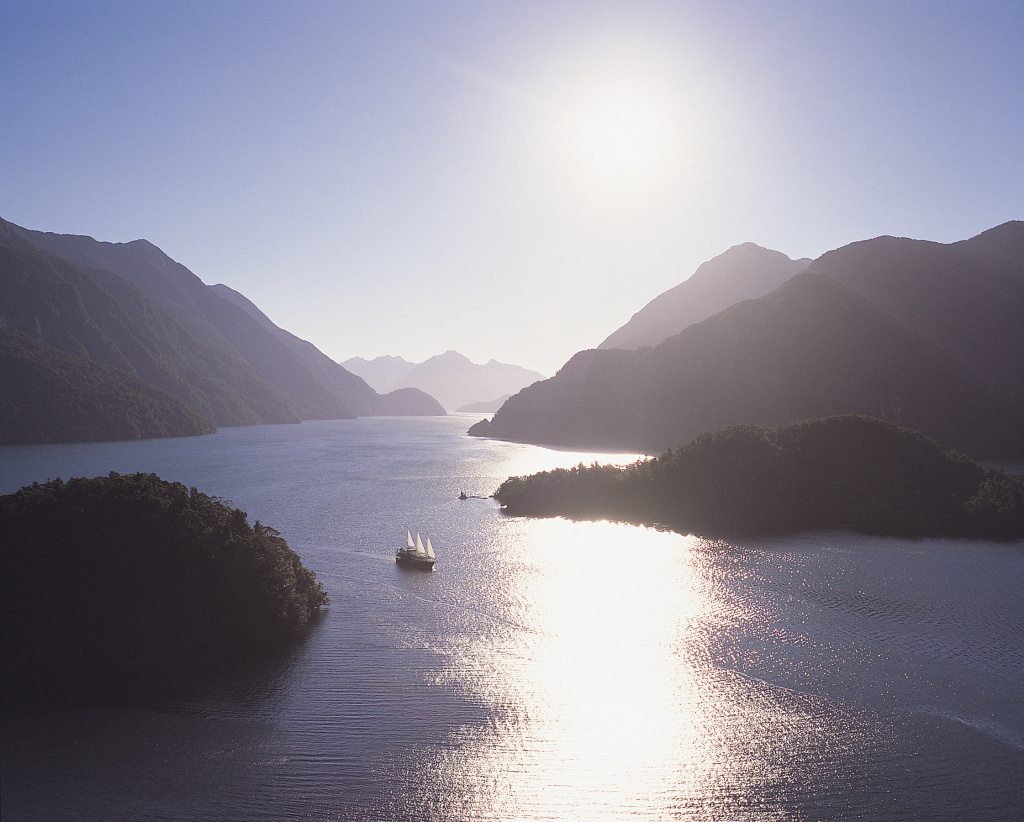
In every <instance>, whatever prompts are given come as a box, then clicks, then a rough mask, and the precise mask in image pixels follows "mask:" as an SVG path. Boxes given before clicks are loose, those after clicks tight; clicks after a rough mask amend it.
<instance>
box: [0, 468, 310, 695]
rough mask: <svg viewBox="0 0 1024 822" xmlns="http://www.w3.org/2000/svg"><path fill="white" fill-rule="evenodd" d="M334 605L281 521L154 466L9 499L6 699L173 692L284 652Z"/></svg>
mask: <svg viewBox="0 0 1024 822" xmlns="http://www.w3.org/2000/svg"><path fill="white" fill-rule="evenodd" d="M327 601H328V599H327V594H326V592H325V591H324V589H323V586H322V585H321V583H320V582H319V581H318V580H317V579H316V576H315V575H314V574H313V573H312V572H311V571H309V570H307V569H306V568H305V567H303V565H302V563H301V561H300V560H299V557H298V555H297V554H296V553H295V552H294V551H293V550H292V549H291V548H290V547H289V546H288V544H287V543H286V542H285V540H284V539H283V538H282V537H281V535H280V534H279V533H278V532H277V531H275V530H274V529H273V528H270V527H268V526H265V525H263V524H261V523H260V522H259V521H257V522H255V524H253V525H250V524H249V522H248V520H247V518H246V514H245V512H244V511H240V510H238V509H236V508H233V507H231V506H230V505H228V504H226V503H225V502H224V501H222V500H219V499H217V498H215V497H210V496H208V495H206V494H204V493H202V492H200V491H198V490H196V489H195V488H187V487H185V486H184V485H182V484H181V483H176V482H166V481H164V480H162V479H160V478H159V477H158V476H156V475H155V474H134V475H129V476H123V475H119V474H115V473H111V474H110V475H109V476H107V477H97V478H94V479H71V480H68V481H67V482H64V481H62V480H60V479H57V480H52V481H50V482H47V483H44V484H38V483H34V484H32V485H30V486H26V487H25V488H22V489H21V490H19V491H17V492H16V493H14V494H9V495H7V496H2V497H0V615H2V624H3V633H2V637H3V638H2V644H0V653H2V655H3V660H4V668H5V675H4V680H3V692H4V693H3V695H4V697H5V698H6V699H10V700H18V699H21V698H26V697H27V698H35V699H39V700H43V701H61V700H64V699H76V700H78V699H86V700H88V699H92V698H97V697H99V698H107V697H110V696H112V695H118V694H132V693H135V692H137V691H139V690H140V689H142V690H143V691H148V690H149V689H152V688H157V689H160V690H167V689H173V688H175V687H176V686H178V685H179V684H182V683H187V682H190V681H192V680H193V679H195V678H196V677H197V676H201V675H205V674H207V673H209V672H211V671H215V670H218V669H220V668H222V667H224V666H226V665H229V664H232V663H235V662H238V661H241V660H251V659H255V658H262V657H267V656H269V655H272V654H274V653H275V652H277V651H278V650H279V649H281V648H284V647H286V646H287V645H289V644H290V643H292V642H293V641H295V640H297V639H299V638H300V637H301V636H302V635H303V634H304V632H305V631H306V630H307V628H308V627H309V625H310V623H311V621H312V620H313V619H314V618H315V616H316V615H317V613H318V612H319V610H320V608H321V607H322V606H324V605H325V604H326V603H327Z"/></svg>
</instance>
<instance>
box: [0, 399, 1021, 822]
mask: <svg viewBox="0 0 1024 822" xmlns="http://www.w3.org/2000/svg"><path fill="white" fill-rule="evenodd" d="M466 425H467V421H466V420H465V419H460V418H457V417H455V418H448V419H421V420H398V419H364V420H354V421H339V422H321V423H305V424H303V425H301V426H271V427H262V428H236V429H226V430H223V431H221V432H219V433H218V434H216V435H214V436H211V437H203V438H196V439H188V440H168V441H149V442H138V443H110V444H98V445H69V446H43V447H7V448H0V492H4V493H6V492H9V491H12V490H15V489H16V488H17V487H19V486H20V485H22V484H24V483H26V482H30V481H32V480H40V481H41V480H45V479H48V478H52V477H55V476H63V477H67V476H83V475H96V474H103V473H106V472H107V471H110V470H116V471H121V472H129V471H136V470H145V471H155V472H157V473H159V474H160V475H161V476H163V477H164V478H167V479H175V480H180V481H182V482H185V483H187V484H190V485H196V486H197V487H199V488H200V489H202V490H204V491H206V492H208V493H212V494H216V495H219V496H222V497H225V498H227V499H230V500H232V501H233V502H234V503H235V504H236V505H238V506H239V507H241V508H243V509H245V510H246V511H248V512H249V515H250V518H257V517H258V518H259V519H261V520H263V521H265V522H267V523H269V524H271V525H273V526H275V527H277V528H278V529H279V530H280V531H281V532H282V533H283V534H284V535H285V537H286V538H287V539H288V541H289V543H290V544H291V545H292V547H293V548H295V549H296V550H297V551H298V552H299V554H301V556H302V558H303V560H304V562H305V563H306V565H307V566H308V567H310V568H312V569H313V570H315V571H316V573H317V574H318V575H319V576H320V578H321V579H323V580H324V583H325V585H326V587H327V588H328V590H329V592H330V594H331V597H332V605H331V608H330V610H329V612H328V614H327V616H326V618H325V619H324V620H323V622H322V623H321V624H320V626H319V627H318V628H317V629H316V631H315V632H314V634H313V635H312V637H311V638H310V639H309V641H308V642H307V643H306V644H305V645H304V646H303V647H302V648H301V649H299V650H298V651H296V652H295V653H294V654H293V655H292V657H291V658H289V659H287V660H284V661H281V662H280V663H277V664H275V665H272V666H270V667H269V668H267V669H265V670H261V671H259V672H254V673H252V674H251V675H248V676H246V677H241V678H236V679H234V680H232V681H225V682H221V683H218V684H215V685H212V686H210V688H208V689H207V690H206V691H204V692H203V693H201V694H198V695H196V696H195V697H193V698H189V699H185V700H182V701H180V702H176V703H172V704H162V705H155V706H150V707H132V708H100V709H92V710H86V711H82V710H78V711H73V712H67V711H65V712H50V713H32V714H16V715H13V716H10V715H9V716H7V717H6V718H5V719H4V721H3V739H2V760H0V761H2V808H0V810H2V813H3V819H4V820H5V822H8V820H21V819H39V820H55V819H83V820H91V819H96V820H116V819H158V820H187V819H203V820H207V819H209V820H213V819H233V820H261V819H266V820H282V819H301V820H306V819H309V820H370V819H374V820H375V819H381V820H407V819H408V820H414V819H415V820H421V819H422V820H435V819H436V820H440V819H453V820H475V819H489V820H513V819H529V820H534V819H537V820H540V819H545V820H548V819H573V820H577V819H578V820H589V819H628V818H637V819H722V820H744V819H757V820H761V819H779V820H790V819H929V820H939V819H964V820H979V819H1013V818H1021V816H1022V811H1021V809H1022V807H1024V698H1022V694H1024V544H1021V543H1017V544H1014V545H997V544H989V543H970V542H958V541H943V540H922V541H899V540H890V539H877V538H868V537H859V536H852V535H847V534H816V535H811V536H803V537H800V538H795V539H785V540H772V541H765V542H756V543H744V544H738V545H729V544H725V543H721V542H710V541H705V540H700V539H696V538H692V537H682V536H678V535H674V534H666V533H659V532H657V531H653V530H650V529H643V528H636V527H632V526H625V525H615V524H609V523H570V522H566V521H562V520H525V519H510V518H506V517H503V516H502V515H501V514H500V513H499V512H498V510H497V508H496V506H495V504H494V503H493V501H491V500H467V501H465V502H460V501H458V500H457V499H456V496H457V494H458V492H459V490H460V489H465V490H466V491H467V492H469V493H484V494H488V493H490V492H491V491H493V489H494V488H495V487H496V485H497V484H498V482H499V481H500V480H502V479H504V478H505V477H506V476H508V475H509V474H518V473H526V472H529V471H534V470H539V469H541V468H546V467H552V466H555V465H566V464H574V463H576V462H578V461H579V460H580V459H584V460H587V461H589V460H590V459H592V458H593V457H592V456H590V455H586V456H582V457H581V455H579V454H573V453H567V452H556V451H549V450H545V449H540V448H534V447H531V446H522V445H513V444H508V443H495V442H485V441H480V440H475V439H470V438H467V437H465V436H464V435H463V431H464V430H465V428H466ZM624 459H625V458H624ZM406 526H409V527H411V528H413V530H415V529H416V528H419V529H421V530H423V531H425V532H429V533H430V534H431V536H432V538H433V541H434V544H435V546H436V548H437V550H438V555H439V558H438V565H437V568H436V570H435V571H434V573H432V574H423V573H418V572H409V571H405V570H403V569H400V568H398V567H396V566H395V563H394V550H395V548H396V547H397V545H398V543H399V542H400V541H401V540H403V539H404V535H405V528H406Z"/></svg>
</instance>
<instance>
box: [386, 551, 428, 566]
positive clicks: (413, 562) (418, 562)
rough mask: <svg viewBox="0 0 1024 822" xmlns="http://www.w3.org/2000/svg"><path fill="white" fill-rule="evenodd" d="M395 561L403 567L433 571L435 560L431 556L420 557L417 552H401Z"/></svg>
mask: <svg viewBox="0 0 1024 822" xmlns="http://www.w3.org/2000/svg"><path fill="white" fill-rule="evenodd" d="M395 562H397V563H398V564H399V565H401V566H402V567H403V568H417V569H419V570H421V571H432V570H434V560H433V559H431V558H430V557H420V556H417V555H416V554H406V553H403V552H401V551H400V552H399V553H398V554H396V555H395Z"/></svg>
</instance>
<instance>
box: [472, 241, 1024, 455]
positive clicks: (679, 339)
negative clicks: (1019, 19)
mask: <svg viewBox="0 0 1024 822" xmlns="http://www.w3.org/2000/svg"><path fill="white" fill-rule="evenodd" d="M743 249H746V247H744V246H739V247H738V248H737V249H732V250H731V251H730V252H727V253H726V255H723V257H720V258H718V261H723V260H724V259H725V258H727V257H729V256H733V257H738V255H736V254H733V252H737V251H738V250H743ZM749 251H750V255H749V258H750V260H751V261H752V267H753V269H757V268H758V266H759V265H761V262H759V258H762V257H763V258H764V262H766V263H767V262H769V261H770V256H771V255H774V252H766V251H765V250H764V249H756V251H755V249H749ZM762 252H764V253H763V254H762ZM743 253H744V256H746V255H747V252H746V251H744V252H743ZM765 255H770V256H769V257H765ZM774 259H775V260H776V262H779V260H778V257H775V258H774ZM713 262H714V261H713ZM790 263H791V264H792V265H793V266H802V264H803V262H802V261H796V262H793V261H790ZM707 266H711V264H710V263H709V264H707ZM742 267H743V266H740V268H742ZM781 267H782V268H783V269H784V268H785V267H786V262H785V259H783V260H781ZM702 270H703V271H705V273H707V272H708V271H709V269H708V268H705V267H702ZM719 273H721V274H722V275H723V276H725V277H727V278H729V279H731V280H732V281H733V282H736V281H747V282H750V281H751V280H752V279H756V275H755V272H754V270H751V271H746V272H738V271H737V268H735V267H732V266H723V267H721V268H720V269H719ZM695 276H696V275H695ZM702 276H703V275H702ZM708 276H711V275H710V274H709V275H708ZM771 276H779V273H778V271H775V270H773V271H772V274H771ZM683 285H684V286H685V285H686V284H685V283H684V284H683ZM706 288H707V289H709V290H713V289H710V285H709V286H706ZM731 288H732V286H731V285H730V286H729V287H727V288H723V289H721V291H722V293H725V292H727V291H729V290H730V289H731ZM681 289H682V286H680V287H679V289H678V290H674V291H676V292H677V293H679V291H680V290H681ZM691 291H696V289H691ZM671 293H672V292H667V294H671ZM667 294H666V295H662V297H660V298H658V299H657V300H655V301H653V302H652V303H651V304H650V305H649V306H648V308H647V309H644V311H642V312H640V313H638V314H637V315H636V317H635V318H634V321H637V322H635V323H634V329H633V331H636V332H639V330H640V326H641V323H639V320H640V319H641V318H642V316H643V315H644V313H645V312H648V314H651V313H652V312H651V311H648V309H652V307H653V306H655V305H656V304H659V303H664V304H668V303H669V302H670V301H669V300H668V297H667ZM695 299H696V298H695ZM706 305H707V303H705V306H703V307H701V309H700V310H699V311H695V312H689V308H688V307H687V308H685V310H682V309H681V311H680V317H681V318H680V319H679V320H678V321H679V322H683V323H690V324H689V325H687V326H686V327H685V329H684V330H683V331H682V332H680V333H678V334H676V335H674V336H671V337H669V338H668V339H666V340H664V341H662V342H660V343H659V344H657V345H655V346H654V347H652V348H641V349H639V350H630V351H627V350H620V349H603V350H591V351H583V352H580V353H579V354H576V355H575V356H574V357H572V359H570V360H569V362H567V363H566V364H565V365H564V366H563V367H562V368H561V369H560V370H559V372H558V373H557V374H556V375H555V376H554V377H552V378H551V379H549V380H545V381H543V382H540V383H537V384H535V385H532V386H530V387H529V388H526V389H524V390H523V391H520V392H519V393H518V394H516V395H514V396H513V397H511V398H510V399H509V400H508V401H507V402H506V403H505V404H504V405H503V406H502V407H501V409H500V410H499V411H498V412H497V413H496V414H495V416H494V418H493V420H492V421H490V422H487V421H485V422H482V423H478V424H477V425H475V426H473V427H472V428H471V429H470V433H471V434H474V435H477V436H490V437H498V438H503V439H512V440H519V441H527V442H539V443H550V444H557V445H562V446H577V447H587V448H621V449H628V450H639V451H647V452H656V451H661V450H663V449H665V448H669V447H675V446H678V445H681V444H683V443H686V442H688V441H690V440H692V439H693V438H694V437H696V436H697V435H699V434H701V433H703V432H707V431H713V430H716V429H719V428H723V427H725V426H728V425H733V424H739V423H753V424H776V423H785V422H790V421H794V420H801V419H807V418H811V417H820V416H827V415H831V414H840V413H859V414H865V415H869V416H874V417H878V418H881V419H884V420H887V421H890V422H893V423H896V424H899V425H903V426H908V427H911V428H915V429H917V430H919V431H921V432H923V433H925V434H926V435H928V436H931V437H934V438H936V439H938V440H939V441H940V442H942V443H944V444H946V445H948V446H951V447H955V448H959V449H962V450H965V451H967V452H968V453H970V454H972V455H974V456H976V457H980V458H984V457H993V458H996V457H998V458H1018V459H1019V458H1020V457H1022V456H1024V223H1022V222H1019V221H1015V222H1009V223H1006V224H1004V225H1001V226H998V227H996V228H993V229H991V230H989V231H986V232H984V233H982V234H980V235H978V236H977V237H974V238H972V239H970V240H964V241H962V242H957V243H951V244H948V245H944V244H940V243H933V242H925V241H920V240H910V239H903V238H895V237H878V238H876V239H873V240H866V241H863V242H857V243H853V244H851V245H847V246H844V247H843V248H840V249H837V250H835V251H830V252H828V253H827V254H824V255H822V256H821V257H819V258H818V259H817V260H815V261H814V262H813V263H811V264H810V265H808V266H807V267H806V268H805V269H804V270H802V271H801V272H799V273H797V274H796V275H795V276H792V277H790V278H789V279H788V280H787V281H786V282H785V283H783V285H781V286H780V287H779V288H777V289H775V290H774V291H772V292H771V293H769V294H766V295H764V296H761V297H758V298H756V299H746V300H743V301H741V302H738V303H735V304H733V305H731V306H729V307H727V308H725V309H724V310H722V311H720V312H719V313H717V314H714V315H713V316H710V317H708V318H706V319H704V320H702V321H698V322H692V317H693V316H699V314H700V313H702V312H703V311H706V310H707V308H706ZM634 321H631V322H634ZM665 322H666V320H665V319H664V318H658V323H657V324H656V323H651V326H652V327H653V326H654V325H659V327H662V328H663V327H665V326H664V323H665ZM627 328H629V325H627V326H626V327H624V328H623V329H620V331H619V332H616V334H613V335H612V336H611V337H609V340H608V341H606V342H611V341H612V340H615V339H619V340H623V341H627V335H626V334H625V333H624V332H625V330H626V329H627ZM631 333H632V332H631ZM647 333H650V332H647ZM658 333H660V332H658ZM629 339H632V340H636V339H638V337H636V336H630V337H629Z"/></svg>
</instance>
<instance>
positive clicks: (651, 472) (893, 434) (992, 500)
mask: <svg viewBox="0 0 1024 822" xmlns="http://www.w3.org/2000/svg"><path fill="white" fill-rule="evenodd" d="M495 497H496V498H497V499H498V501H499V502H500V503H501V505H502V508H503V509H504V511H505V512H506V513H508V514H526V515H531V516H567V517H571V518H575V519H614V520H621V521H625V522H633V523H639V524H648V525H660V526H663V527H666V528H670V529H672V530H675V531H679V532H681V533H697V534H704V535H709V536H744V535H748V536H752V535H768V534H782V533H793V532H797V531H808V530H817V529H845V530H852V531H859V532H862V533H867V534H883V535H891V536H904V537H917V536H951V537H976V538H985V539H1014V538H1018V537H1022V536H1024V481H1022V480H1020V479H1019V478H1016V477H1010V476H1007V475H1005V474H1003V473H1001V472H999V471H995V470H992V469H990V468H984V467H982V466H980V465H978V464H977V463H975V462H973V461H971V460H970V459H968V458H967V457H965V456H964V455H962V454H958V453H955V452H951V451H947V450H945V449H943V448H942V447H941V446H939V445H938V444H937V443H935V442H934V441H932V440H930V439H928V438H927V437H925V436H923V435H922V434H919V433H917V432H915V431H911V430H908V429H905V428H899V427H897V426H895V425H892V424H890V423H886V422H882V421H881V420H877V419H873V418H870V417H863V416H858V415H841V416H833V417H825V418H819V419H811V420H806V421H803V422H798V423H792V424H789V425H782V426H778V427H760V426H754V425H740V426H733V427H730V428H726V429H723V430H720V431H717V432H714V433H709V434H704V435H702V436H700V437H698V438H697V439H696V440H694V441H693V442H691V443H689V444H688V445H685V446H683V447H681V448H678V449H670V450H669V451H667V452H665V453H664V454H662V455H661V456H660V457H657V458H654V459H650V460H642V461H639V462H636V463H634V464H633V465H630V466H626V467H618V466H612V465H598V464H597V463H594V464H593V465H591V466H589V467H588V466H584V465H582V464H581V465H579V466H577V467H575V468H570V469H556V470H554V471H544V472H541V473H539V474H533V475H531V476H526V477H511V478H509V479H507V480H506V481H505V482H503V483H502V484H501V486H500V487H499V488H498V490H497V492H496V493H495Z"/></svg>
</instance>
